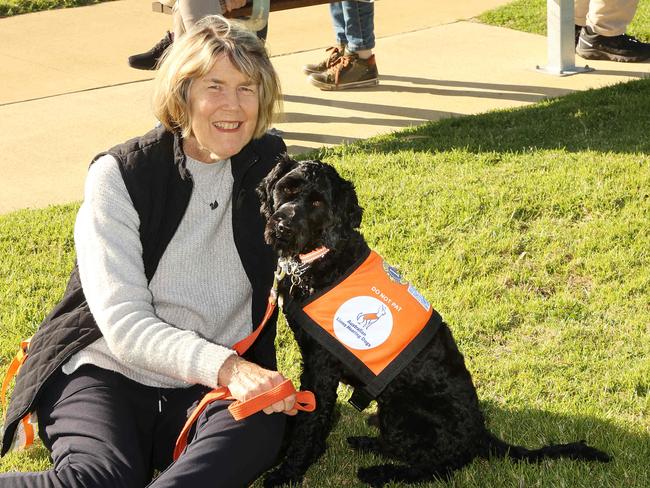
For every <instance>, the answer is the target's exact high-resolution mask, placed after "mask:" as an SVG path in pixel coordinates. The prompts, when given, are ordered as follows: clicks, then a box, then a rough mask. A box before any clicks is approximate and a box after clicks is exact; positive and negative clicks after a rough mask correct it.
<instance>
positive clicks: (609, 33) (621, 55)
mask: <svg viewBox="0 0 650 488" xmlns="http://www.w3.org/2000/svg"><path fill="white" fill-rule="evenodd" d="M638 3H639V1H638V0H591V1H588V0H576V1H575V3H574V8H575V24H576V26H582V29H581V30H580V35H579V37H578V39H577V43H576V53H578V55H579V56H581V57H582V58H585V59H608V60H611V61H623V62H638V61H644V60H646V59H648V58H650V44H648V43H644V42H640V41H639V40H638V39H636V38H634V37H632V36H629V35H627V34H625V31H626V29H627V27H628V25H629V24H630V23H631V22H632V19H633V18H634V14H635V13H636V9H637V5H638Z"/></svg>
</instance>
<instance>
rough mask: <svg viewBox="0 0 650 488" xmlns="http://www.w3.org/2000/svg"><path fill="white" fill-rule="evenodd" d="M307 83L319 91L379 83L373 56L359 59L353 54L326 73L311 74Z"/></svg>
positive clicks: (343, 58) (342, 58)
mask: <svg viewBox="0 0 650 488" xmlns="http://www.w3.org/2000/svg"><path fill="white" fill-rule="evenodd" d="M309 82H310V83H311V84H312V85H315V86H317V87H318V88H320V89H321V90H346V89H348V88H363V87H366V86H374V85H376V84H378V83H379V73H378V72H377V64H376V63H375V55H374V54H373V55H372V56H370V57H369V58H368V59H361V58H359V56H357V55H356V54H354V53H348V54H346V55H345V56H342V57H341V58H339V60H338V61H337V62H336V63H335V64H333V65H332V66H331V67H330V68H329V69H328V70H327V71H323V72H321V73H312V74H310V75H309Z"/></svg>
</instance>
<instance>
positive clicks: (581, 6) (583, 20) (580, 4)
mask: <svg viewBox="0 0 650 488" xmlns="http://www.w3.org/2000/svg"><path fill="white" fill-rule="evenodd" d="M587 12H589V0H574V2H573V17H574V21H573V25H574V34H575V44H576V46H577V45H578V39H579V38H580V31H582V28H583V27H584V26H585V25H587Z"/></svg>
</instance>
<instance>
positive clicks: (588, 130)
mask: <svg viewBox="0 0 650 488" xmlns="http://www.w3.org/2000/svg"><path fill="white" fill-rule="evenodd" d="M631 117H634V119H632V118H631ZM648 127H650V79H644V80H636V81H631V82H627V83H622V84H618V85H613V86H609V87H605V88H601V89H598V90H587V91H585V92H578V93H572V94H568V95H566V96H563V97H560V98H555V99H550V100H546V101H544V102H542V103H539V104H537V105H534V106H528V107H521V108H516V109H510V110H500V111H494V112H488V113H485V114H479V115H471V116H465V117H453V118H448V119H444V120H439V121H437V122H431V123H427V124H423V125H420V126H418V127H414V128H412V129H409V130H405V131H401V132H398V133H396V134H394V135H393V136H392V137H389V138H381V139H379V140H377V139H375V140H373V139H371V140H369V141H365V142H361V143H360V144H361V145H362V146H363V147H364V148H367V149H369V150H372V151H378V152H383V153H391V152H398V151H402V150H412V151H426V152H431V151H433V152H438V151H440V152H442V151H449V150H452V149H463V150H466V151H469V152H473V153H484V152H527V151H530V150H532V149H564V150H567V151H585V150H594V151H602V152H617V153H647V152H648V151H650V138H649V137H648V136H647V129H648Z"/></svg>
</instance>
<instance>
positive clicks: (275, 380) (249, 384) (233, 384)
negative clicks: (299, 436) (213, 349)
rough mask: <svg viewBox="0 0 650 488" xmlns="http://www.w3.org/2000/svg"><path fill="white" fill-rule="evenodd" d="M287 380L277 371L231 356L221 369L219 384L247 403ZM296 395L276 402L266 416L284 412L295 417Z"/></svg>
mask: <svg viewBox="0 0 650 488" xmlns="http://www.w3.org/2000/svg"><path fill="white" fill-rule="evenodd" d="M284 380H285V377H284V376H282V375H281V374H280V373H278V372H277V371H271V370H268V369H264V368H262V367H261V366H258V365H257V364H255V363H251V362H250V361H246V360H245V359H242V358H241V357H239V356H237V355H233V356H230V357H229V358H228V359H226V361H225V362H224V363H223V365H222V366H221V369H219V378H218V382H219V385H221V386H226V387H228V389H229V390H230V394H231V395H232V397H233V398H235V399H236V400H239V401H246V400H249V399H251V398H253V397H254V396H257V395H260V394H262V393H264V392H266V391H268V390H270V389H271V388H274V387H275V386H278V385H279V384H280V383H282V382H283V381H284ZM295 403H296V395H291V396H288V397H287V398H285V399H284V400H281V401H278V402H275V403H274V404H273V405H271V406H270V407H267V408H265V409H264V410H263V412H264V413H266V414H271V413H276V412H283V413H286V414H287V415H295V414H296V413H297V410H296V409H295V408H294V407H295Z"/></svg>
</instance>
